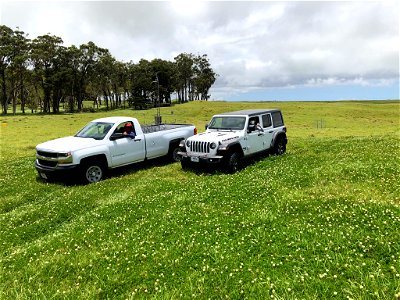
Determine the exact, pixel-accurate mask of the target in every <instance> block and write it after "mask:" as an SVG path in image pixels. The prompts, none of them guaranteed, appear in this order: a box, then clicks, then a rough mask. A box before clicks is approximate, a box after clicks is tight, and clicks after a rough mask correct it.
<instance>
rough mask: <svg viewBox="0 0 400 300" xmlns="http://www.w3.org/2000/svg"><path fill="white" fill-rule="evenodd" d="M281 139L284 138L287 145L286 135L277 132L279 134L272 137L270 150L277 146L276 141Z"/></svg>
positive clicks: (282, 132)
mask: <svg viewBox="0 0 400 300" xmlns="http://www.w3.org/2000/svg"><path fill="white" fill-rule="evenodd" d="M281 137H283V139H284V141H285V144H287V136H286V133H285V132H284V131H277V132H275V134H274V136H273V137H272V141H271V145H270V148H273V147H274V146H275V143H276V141H277V140H278V139H279V138H281Z"/></svg>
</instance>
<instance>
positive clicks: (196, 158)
mask: <svg viewBox="0 0 400 300" xmlns="http://www.w3.org/2000/svg"><path fill="white" fill-rule="evenodd" d="M190 161H191V162H199V158H198V157H197V156H192V157H190Z"/></svg>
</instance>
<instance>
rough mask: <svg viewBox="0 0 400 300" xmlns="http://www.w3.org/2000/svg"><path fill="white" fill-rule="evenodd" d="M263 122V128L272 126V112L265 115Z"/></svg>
mask: <svg viewBox="0 0 400 300" xmlns="http://www.w3.org/2000/svg"><path fill="white" fill-rule="evenodd" d="M262 122H263V128H267V127H271V126H272V121H271V115H270V114H267V115H263V116H262Z"/></svg>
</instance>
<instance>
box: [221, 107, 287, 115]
mask: <svg viewBox="0 0 400 300" xmlns="http://www.w3.org/2000/svg"><path fill="white" fill-rule="evenodd" d="M276 111H281V110H280V109H277V108H273V109H245V110H238V111H231V112H226V113H222V114H218V115H228V116H253V115H259V114H263V113H272V112H276Z"/></svg>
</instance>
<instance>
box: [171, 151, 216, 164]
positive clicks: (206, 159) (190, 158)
mask: <svg viewBox="0 0 400 300" xmlns="http://www.w3.org/2000/svg"><path fill="white" fill-rule="evenodd" d="M178 155H179V156H180V157H181V160H182V161H184V162H192V163H202V164H219V163H221V162H222V160H223V159H224V157H223V156H221V155H215V156H204V155H196V154H188V153H187V152H182V151H179V152H178Z"/></svg>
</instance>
